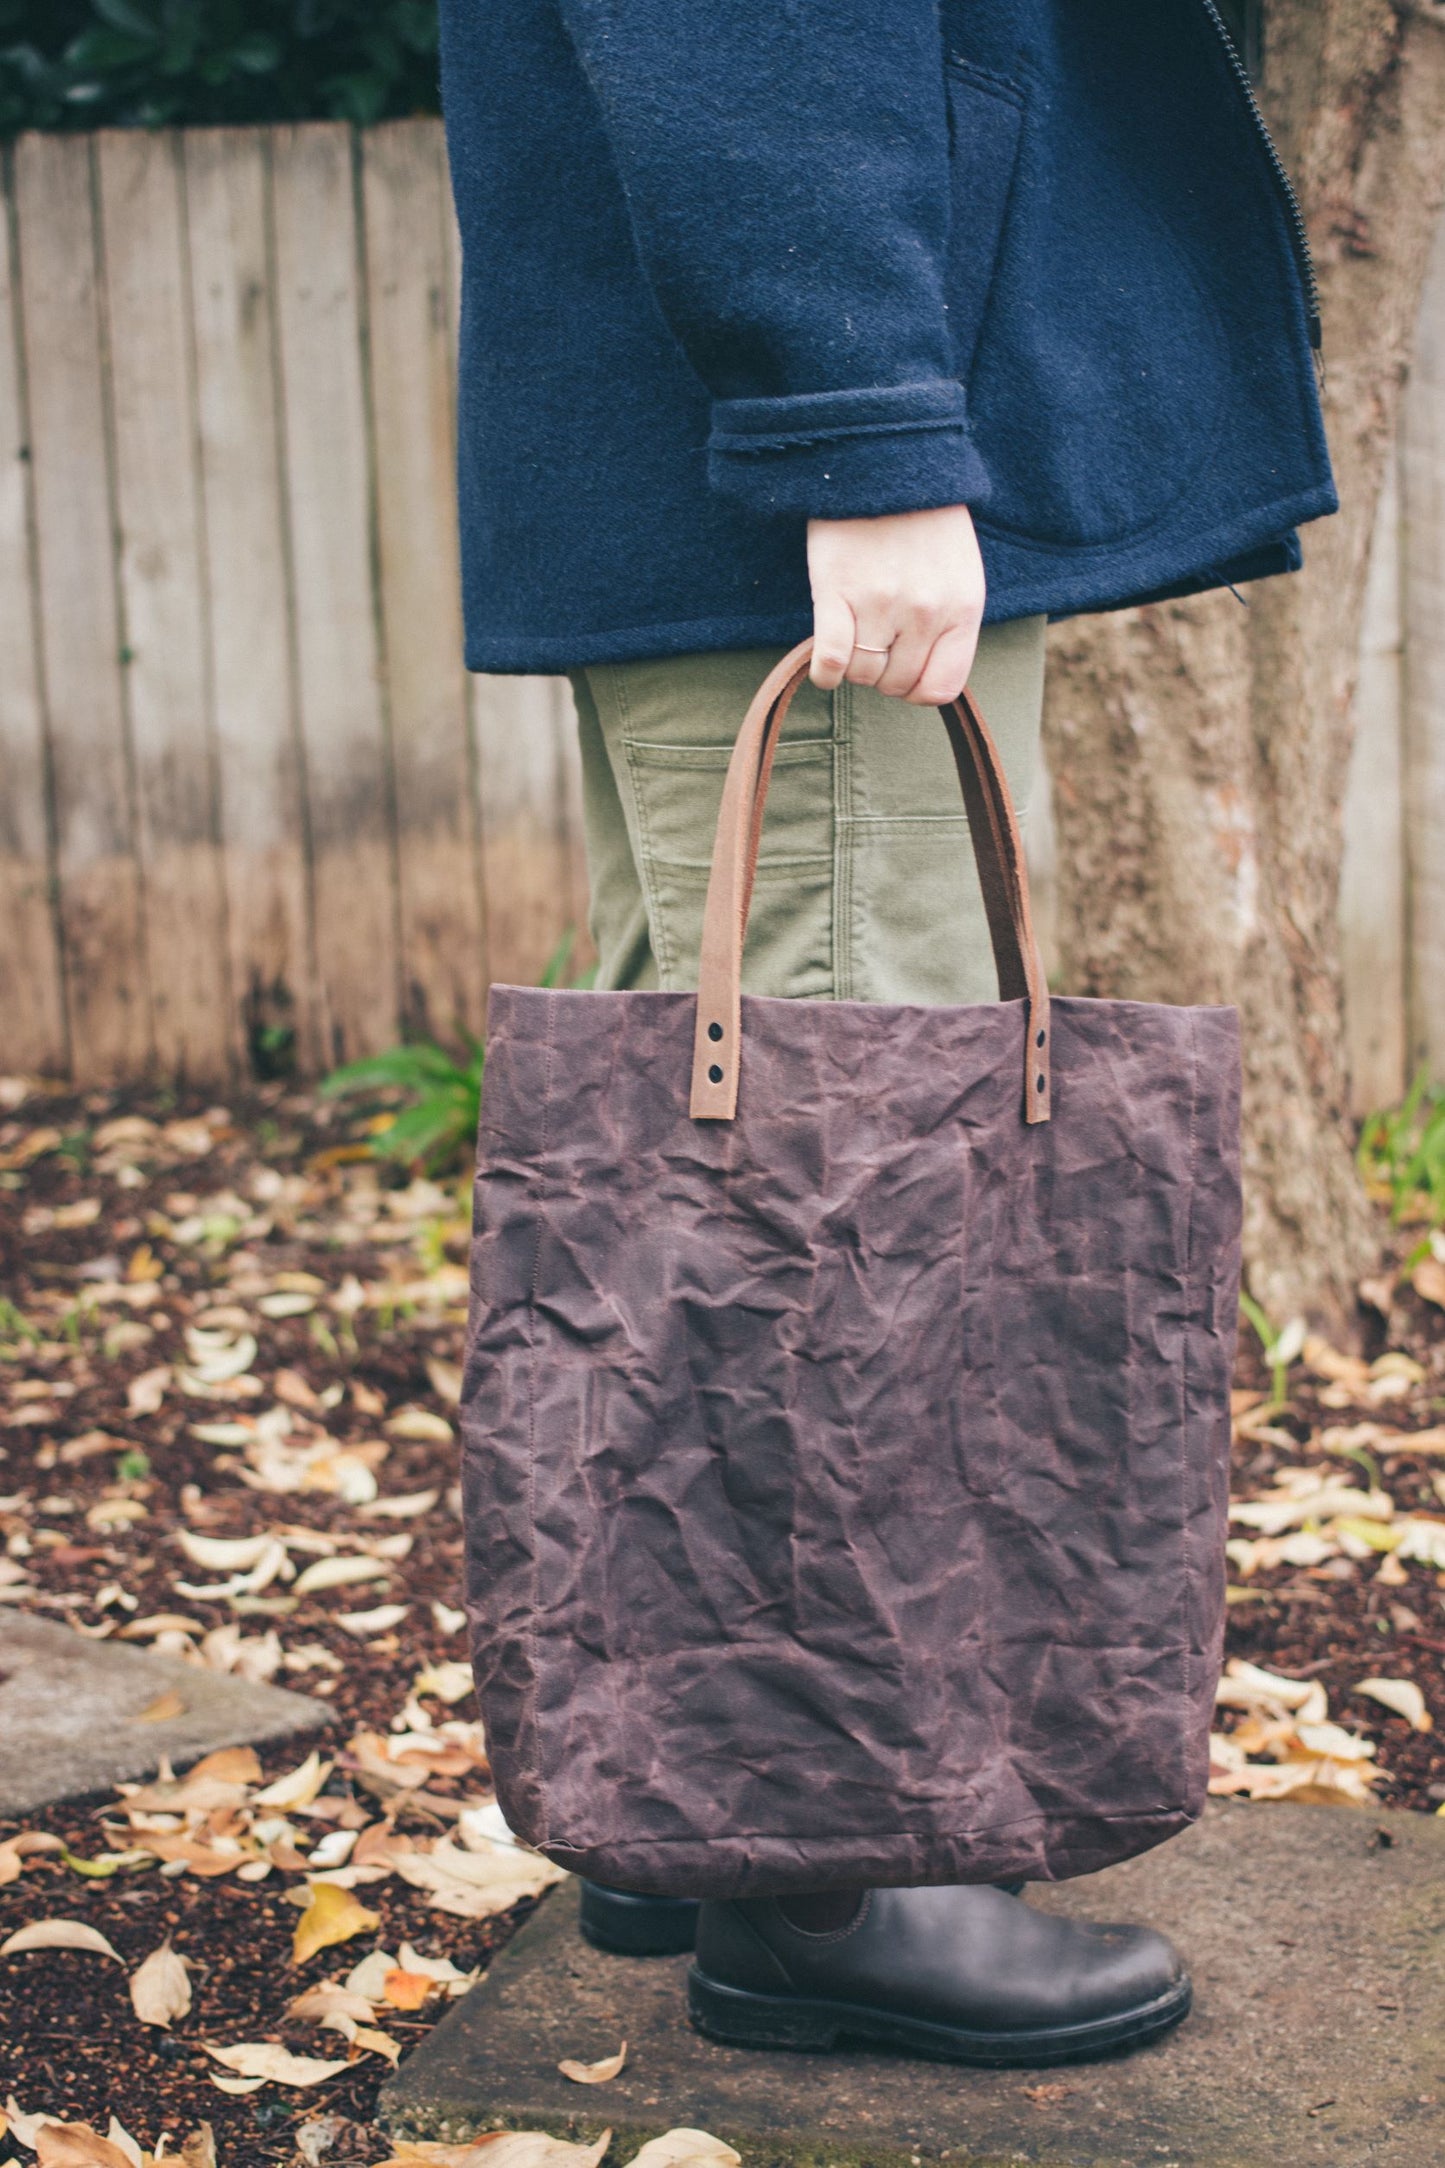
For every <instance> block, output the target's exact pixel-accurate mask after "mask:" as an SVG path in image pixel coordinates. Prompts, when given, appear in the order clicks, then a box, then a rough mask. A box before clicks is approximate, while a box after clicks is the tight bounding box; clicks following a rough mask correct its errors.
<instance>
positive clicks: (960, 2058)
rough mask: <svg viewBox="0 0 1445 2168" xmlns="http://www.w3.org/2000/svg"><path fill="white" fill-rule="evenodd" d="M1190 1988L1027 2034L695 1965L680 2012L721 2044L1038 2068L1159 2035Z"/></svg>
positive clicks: (1185, 2011)
mask: <svg viewBox="0 0 1445 2168" xmlns="http://www.w3.org/2000/svg"><path fill="white" fill-rule="evenodd" d="M1192 2000H1193V1990H1192V1988H1191V1986H1190V1983H1189V1981H1188V1980H1181V1981H1180V1982H1179V1983H1178V1985H1177V1986H1175V1987H1172V1988H1170V1989H1169V1991H1168V1993H1167V1994H1164V1995H1160V1996H1159V1997H1158V1998H1157V1999H1156V2000H1155V2001H1153V2002H1148V2003H1141V2004H1140V2005H1139V2006H1138V2008H1137V2009H1133V2010H1123V2011H1120V2012H1119V2014H1118V2015H1117V2016H1115V2017H1105V2018H1093V2019H1091V2020H1090V2021H1089V2022H1088V2023H1087V2024H1084V2025H1052V2026H1046V2027H1041V2028H1038V2029H1036V2030H1033V2031H1029V2032H1012V2033H1000V2032H971V2031H969V2030H968V2029H967V2027H965V2026H961V2025H937V2024H934V2023H932V2022H931V2021H930V2020H929V2019H927V2018H921V2017H905V2016H902V2015H901V2014H900V2013H898V2012H897V2011H893V2010H874V2009H870V2008H869V2007H868V2006H867V2005H865V2004H861V2003H851V2002H822V2001H815V2000H812V1999H810V1998H807V1997H804V1996H801V1995H799V1996H791V1995H755V1994H750V1993H749V1992H748V1991H747V1990H746V1989H744V1988H737V1987H724V1986H723V1985H722V1983H721V1982H720V1981H717V1980H710V1979H709V1978H708V1977H707V1975H706V1973H704V1972H700V1971H699V1970H698V1968H697V1966H696V1965H694V1966H693V1967H692V1969H691V1970H690V1972H689V1973H688V1976H687V2005H688V2014H689V2016H690V2017H691V2019H692V2022H693V2024H694V2025H696V2027H697V2029H698V2031H699V2032H701V2033H705V2034H706V2035H707V2037H708V2039H709V2040H717V2041H720V2042H721V2043H722V2044H723V2045H724V2046H726V2047H739V2048H790V2049H793V2050H796V2051H799V2052H801V2053H805V2054H820V2053H826V2052H827V2050H829V2049H830V2048H833V2047H836V2045H837V2043H838V2041H839V2040H840V2039H851V2040H864V2041H867V2042H868V2043H869V2044H870V2045H871V2046H875V2047H890V2048H901V2049H903V2050H904V2051H905V2052H906V2053H908V2054H911V2055H920V2056H924V2057H926V2058H927V2059H928V2060H929V2061H932V2062H946V2063H979V2064H984V2065H988V2064H993V2065H996V2066H1001V2067H1005V2068H1006V2067H1008V2066H1010V2065H1014V2064H1022V2065H1027V2066H1031V2067H1034V2068H1040V2067H1042V2066H1044V2065H1047V2064H1050V2063H1071V2062H1082V2061H1085V2060H1087V2059H1089V2058H1090V2057H1093V2056H1096V2055H1108V2054H1111V2053H1113V2052H1114V2051H1115V2050H1116V2049H1119V2048H1128V2047H1138V2046H1139V2045H1140V2044H1141V2043H1142V2042H1143V2041H1145V2040H1152V2039H1154V2038H1155V2037H1156V2035H1157V2034H1159V2033H1162V2032H1167V2031H1168V2030H1169V2028H1170V2027H1171V2026H1172V2025H1177V2024H1178V2023H1179V2022H1180V2020H1181V2019H1182V2018H1185V2017H1187V2016H1188V2015H1189V2007H1190V2004H1191V2002H1192Z"/></svg>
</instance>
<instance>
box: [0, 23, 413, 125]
mask: <svg viewBox="0 0 1445 2168" xmlns="http://www.w3.org/2000/svg"><path fill="white" fill-rule="evenodd" d="M436 51H437V21H436V4H435V0H0V135H6V136H10V135H15V134H18V132H19V131H20V130H21V129H22V128H50V129H56V128H61V129H63V128H100V127H123V128H132V127H139V128H157V127H164V126H168V125H181V124H185V123H192V124H198V125H206V124H221V123H228V122H229V123H240V122H247V121H270V120H350V121H356V122H360V123H364V122H367V121H374V120H382V119H385V118H387V117H389V116H393V115H398V114H406V113H416V112H435V111H436V109H437V59H436Z"/></svg>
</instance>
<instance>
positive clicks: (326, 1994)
mask: <svg viewBox="0 0 1445 2168" xmlns="http://www.w3.org/2000/svg"><path fill="white" fill-rule="evenodd" d="M286 2015H287V2016H288V2017H290V2018H295V2020H296V2021H297V2023H298V2024H300V2025H325V2024H326V2023H328V2021H329V2020H330V2019H332V2018H334V2017H349V2018H352V2019H353V2020H354V2021H355V2022H356V2023H357V2024H358V2025H369V2024H370V2023H371V2020H372V2019H373V2018H374V2017H375V2016H376V2012H375V2010H374V2009H373V2008H372V2006H371V2002H370V1999H369V1998H368V1997H367V1996H365V1995H359V1994H357V1992H356V1991H355V1989H354V1988H350V1987H344V1986H343V1985H342V1983H341V1982H340V1980H320V1981H318V1982H317V1984H316V1986H315V1987H308V1988H306V1989H305V1990H304V1991H303V1993H301V1994H299V1995H298V1996H297V1997H296V1999H295V2001H294V2002H290V2003H288V2004H287V2006H286Z"/></svg>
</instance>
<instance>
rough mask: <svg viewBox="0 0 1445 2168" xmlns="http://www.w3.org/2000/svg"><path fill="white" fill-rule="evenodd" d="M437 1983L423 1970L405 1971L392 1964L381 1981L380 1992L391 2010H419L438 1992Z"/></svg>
mask: <svg viewBox="0 0 1445 2168" xmlns="http://www.w3.org/2000/svg"><path fill="white" fill-rule="evenodd" d="M438 1987H439V1983H438V1982H437V1981H436V1980H433V1979H430V1978H428V1976H427V1974H426V1973H424V1972H406V1971H404V1970H403V1968H402V1967H401V1966H400V1965H394V1966H393V1967H392V1969H391V1971H390V1972H389V1973H387V1975H386V1977H385V1979H384V1980H383V1981H382V1983H381V1992H382V1994H383V1995H384V1996H385V1998H386V2000H387V2001H388V2002H389V2003H390V2004H391V2007H392V2008H393V2010H419V2009H420V2008H421V2006H422V2004H423V2003H425V2002H429V2001H430V2000H431V1998H432V1996H433V1995H435V1994H436V1993H437V1992H438Z"/></svg>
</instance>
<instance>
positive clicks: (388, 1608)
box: [331, 1603, 411, 1641]
mask: <svg viewBox="0 0 1445 2168" xmlns="http://www.w3.org/2000/svg"><path fill="white" fill-rule="evenodd" d="M410 1609H411V1605H410V1604H409V1603H380V1604H378V1605H377V1606H376V1608H375V1609H374V1610H372V1611H336V1612H333V1614H332V1618H331V1623H332V1625H333V1626H339V1627H340V1628H341V1630H342V1632H343V1633H347V1634H351V1635H353V1636H354V1637H355V1639H356V1640H358V1641H370V1640H371V1639H373V1637H374V1636H375V1635H377V1634H385V1633H390V1631H391V1629H392V1627H393V1626H399V1625H400V1624H401V1622H402V1620H403V1619H404V1618H405V1617H406V1615H407V1613H408V1612H409V1611H410Z"/></svg>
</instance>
